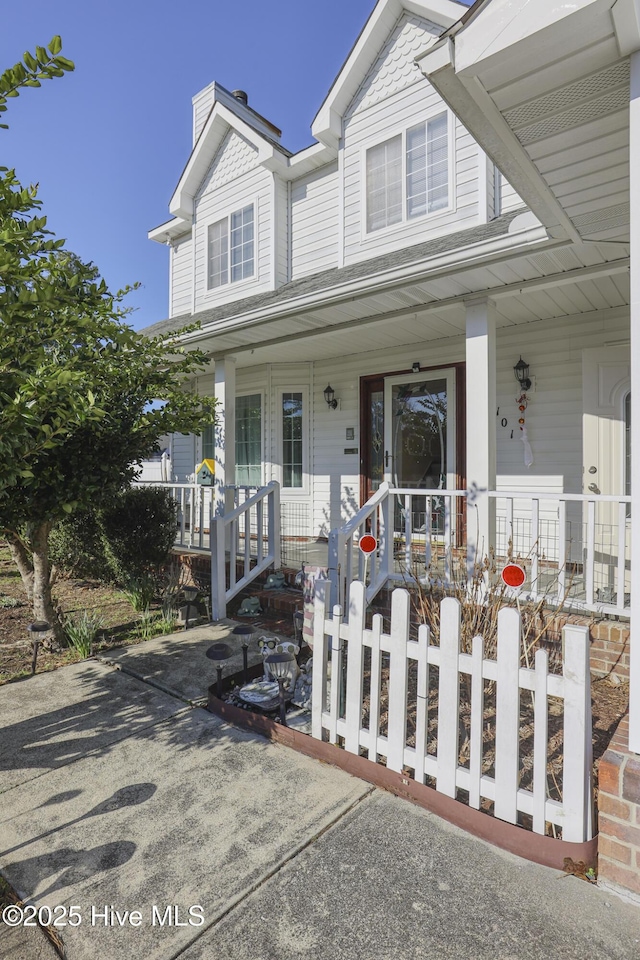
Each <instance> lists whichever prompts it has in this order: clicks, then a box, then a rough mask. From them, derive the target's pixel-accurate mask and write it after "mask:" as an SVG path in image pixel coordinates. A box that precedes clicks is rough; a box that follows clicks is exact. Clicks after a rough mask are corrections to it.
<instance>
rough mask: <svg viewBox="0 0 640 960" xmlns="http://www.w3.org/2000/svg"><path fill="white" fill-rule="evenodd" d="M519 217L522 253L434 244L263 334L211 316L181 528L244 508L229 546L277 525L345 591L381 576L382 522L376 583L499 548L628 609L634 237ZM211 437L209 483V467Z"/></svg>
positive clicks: (179, 485) (539, 576) (536, 582)
mask: <svg viewBox="0 0 640 960" xmlns="http://www.w3.org/2000/svg"><path fill="white" fill-rule="evenodd" d="M505 221H506V222H505ZM493 229H496V227H495V226H493ZM502 229H503V231H504V232H505V234H506V237H511V238H512V244H513V245H514V246H515V247H516V253H515V254H511V253H510V254H509V255H505V254H504V252H503V254H502V255H501V257H500V259H499V260H496V259H493V258H491V260H490V262H486V261H484V262H482V263H477V262H475V260H476V259H478V256H479V251H478V250H476V249H475V248H470V247H468V248H467V249H466V259H467V261H468V262H466V263H463V265H462V266H459V265H458V266H456V267H453V268H452V267H451V265H450V266H449V267H448V268H447V270H446V271H444V270H443V271H441V270H437V269H434V268H433V266H432V264H431V263H430V262H427V261H425V260H424V259H423V260H422V261H419V262H418V263H419V265H418V264H416V263H414V264H413V265H412V272H413V277H411V278H405V279H404V280H403V281H402V282H397V283H395V284H394V283H392V282H391V278H390V277H389V276H386V277H385V276H383V277H380V275H379V274H378V275H377V276H376V287H377V288H378V292H375V293H371V292H365V291H363V292H361V293H360V295H356V294H355V293H354V292H353V291H352V294H351V297H350V298H347V297H346V295H344V296H343V298H342V300H340V301H337V298H334V302H333V305H332V306H331V307H330V308H328V307H323V306H321V305H319V304H316V305H315V306H313V307H312V306H309V307H308V308H307V310H306V312H304V313H301V310H300V306H299V305H298V307H297V308H296V309H295V310H294V309H292V308H291V307H290V305H286V310H290V313H291V316H290V317H288V318H287V319H286V320H285V319H284V318H283V317H282V313H283V312H285V305H282V306H281V308H280V313H279V315H278V316H277V318H275V319H273V320H272V321H271V322H270V323H269V324H266V323H265V324H263V325H260V327H259V330H260V333H261V339H259V337H258V332H257V331H254V332H253V333H252V334H250V332H248V333H244V332H243V331H242V329H241V328H240V326H239V327H238V328H237V330H236V331H235V332H233V333H231V332H226V333H225V332H224V325H223V324H222V323H221V327H222V328H223V329H221V330H220V332H219V333H217V334H215V333H212V332H211V327H210V326H206V327H205V326H203V330H202V332H200V333H199V335H198V337H199V340H200V342H201V343H202V344H203V345H205V346H206V347H207V348H208V349H210V351H211V353H212V355H213V362H212V368H213V369H212V372H211V373H209V374H206V375H205V376H203V377H201V378H200V380H199V381H198V383H197V385H196V388H197V389H198V391H200V392H202V393H203V394H208V395H210V394H214V395H215V396H216V397H217V398H218V401H219V412H220V416H219V421H218V424H217V426H216V429H215V431H212V432H211V436H210V437H209V438H206V437H205V438H196V437H186V438H174V444H175V446H174V449H173V451H172V468H173V478H174V479H173V486H174V489H175V495H176V499H177V500H178V501H179V503H180V505H181V510H180V518H181V519H180V528H179V536H178V546H179V547H180V548H181V549H191V550H196V551H201V552H208V551H210V550H211V549H212V544H211V539H210V531H211V530H212V529H213V527H214V525H215V518H221V517H226V518H227V520H226V525H227V527H228V528H229V529H228V530H227V532H226V533H225V539H224V543H225V548H226V552H227V559H228V561H230V558H231V555H232V554H233V555H234V556H235V557H236V560H237V562H238V563H240V564H245V562H246V563H247V564H248V570H250V569H253V567H254V566H256V565H257V564H258V561H259V560H260V562H262V561H263V560H264V558H265V557H266V556H267V555H272V554H273V546H274V545H273V543H271V542H270V541H269V537H270V536H271V537H272V538H273V537H275V538H276V539H277V540H278V551H279V552H278V558H279V562H281V563H282V564H283V565H285V566H288V567H289V568H294V569H295V568H297V569H299V567H300V564H301V563H302V562H304V563H306V564H317V565H320V566H326V567H329V568H330V569H331V571H332V574H333V577H334V580H335V582H336V597H339V596H341V595H344V589H345V586H346V584H347V583H348V582H350V580H351V579H353V578H355V577H356V576H358V575H360V576H362V575H363V574H364V568H363V565H362V561H360V560H358V553H357V549H356V547H357V541H358V538H359V536H360V535H361V534H362V533H363V532H365V531H366V532H373V533H375V535H376V537H377V539H378V541H379V544H378V548H377V551H376V553H375V555H374V556H373V557H372V558H371V560H370V562H369V564H368V566H367V582H368V589H369V596H370V598H372V597H373V596H374V595H375V594H376V593H377V592H378V591H379V590H380V589H381V588H382V586H384V585H385V584H387V583H389V582H394V581H400V580H405V579H406V578H407V577H412V576H416V577H417V578H424V577H426V576H431V577H434V578H438V579H439V580H441V581H443V582H444V583H446V582H447V581H448V579H449V578H450V577H451V575H452V568H453V565H454V563H455V565H456V566H457V567H459V566H460V562H461V561H462V562H463V566H464V565H465V564H466V565H467V567H468V569H469V570H471V568H472V567H473V564H474V563H477V562H482V561H483V559H484V557H485V556H489V555H491V556H492V557H494V558H495V562H496V563H501V562H503V561H504V560H505V559H506V558H507V557H512V558H514V559H520V560H521V561H522V562H523V563H524V566H525V569H526V573H527V582H526V585H525V589H526V591H527V593H528V594H529V595H531V596H532V597H540V596H548V598H549V601H550V603H554V604H557V603H558V601H559V600H562V602H563V603H564V605H565V606H567V607H569V608H571V609H574V610H578V611H592V612H595V613H599V614H604V613H609V614H614V615H616V616H623V617H625V616H628V614H629V603H630V597H629V593H630V588H629V584H630V581H629V577H630V552H629V551H630V529H631V527H630V524H631V517H630V502H629V495H628V493H627V489H628V486H627V485H628V474H629V471H628V457H627V454H628V452H629V439H630V422H629V418H628V407H629V404H628V399H629V394H630V370H629V346H628V342H629V319H628V317H629V308H628V306H627V304H628V299H629V293H628V266H629V260H628V256H627V255H626V254H627V251H626V249H624V248H621V247H620V246H619V245H618V244H608V243H602V244H598V245H591V246H586V245H584V246H576V245H573V244H570V243H569V242H564V243H562V242H559V241H557V240H552V239H549V237H548V236H546V235H545V236H546V239H544V240H543V238H542V233H541V230H540V227H539V225H536V222H535V221H534V218H532V216H531V214H528V213H526V212H524V213H522V212H521V213H518V214H517V215H515V216H514V215H511V216H509V217H505V218H503V224H502ZM533 237H537V238H539V239H538V240H535V241H533V245H534V251H532V250H531V244H532V238H533ZM475 240H476V242H477V234H476V237H475ZM538 244H541V245H542V246H543V249H542V250H540V251H538ZM484 253H485V254H486V250H485V251H484ZM594 261H596V262H594ZM365 268H369V270H367V271H366V272H365ZM360 272H361V273H362V275H363V277H364V276H370V267H369V265H368V264H364V265H360ZM419 301H421V302H419ZM408 302H411V303H412V306H411V307H408V306H407V303H408ZM401 304H403V305H404V306H400V305H401ZM391 306H393V307H394V308H395V309H393V310H389V309H388V308H389V307H391ZM385 307H386V308H387V309H383V308H385ZM356 313H357V314H358V317H357V318H354V316H353V315H354V314H356ZM347 317H350V319H347ZM284 325H286V326H287V328H288V329H289V330H290V333H289V334H288V335H287V336H284V335H282V334H281V332H280V331H281V330H282V328H283V326H284ZM275 334H278V335H277V336H275ZM192 336H194V335H192ZM232 340H233V343H231V341H232ZM241 340H243V341H244V342H242V343H241V342H240V341H241ZM221 346H226V347H227V348H229V352H221V351H219V350H218V349H217V348H219V347H221ZM231 348H233V352H231ZM521 358H524V361H526V363H527V364H528V365H529V371H528V379H529V380H530V383H529V385H528V386H527V387H526V389H525V386H524V384H522V383H521V382H519V381H518V380H517V378H516V370H515V369H514V368H516V367H518V364H519V363H520V360H521ZM525 379H527V378H525ZM328 387H331V390H332V393H333V396H331V395H330V394H328V393H327V388H328ZM523 397H524V399H523ZM522 406H524V410H521V409H520V407H522ZM248 409H249V410H250V412H251V417H252V418H253V419H252V420H251V423H249V422H248V417H247V412H246V411H247V410H248ZM521 420H524V424H521V423H520V421H521ZM523 426H524V427H525V428H526V440H527V444H528V446H527V444H525V443H524V442H523V439H524V438H525V432H524V430H522V429H521V427H523ZM230 438H233V439H232V442H229V440H230ZM207 444H208V446H207ZM205 453H206V455H207V456H209V457H212V458H213V459H214V461H215V483H214V485H213V486H211V487H206V486H205V487H203V486H201V485H200V484H198V483H197V482H194V477H193V471H194V469H195V466H196V465H197V464H198V463H199V462H200V461H201V459H202V458H203V455H205ZM248 480H253V481H254V482H253V483H252V484H251V483H247V481H248ZM268 484H277V485H278V490H279V498H280V507H279V510H278V516H277V517H275V518H274V520H273V523H274V524H275V526H273V528H272V530H271V533H269V531H268V529H267V525H266V515H267V514H266V511H264V510H263V512H262V517H258V513H257V509H258V508H257V506H256V507H253V513H250V511H243V510H242V509H240V508H241V505H242V504H243V503H244V502H245V501H246V500H248V499H249V500H251V499H252V498H253V497H254V496H256V494H257V491H262V492H263V495H264V492H265V491H266V489H267V486H268ZM259 530H261V531H262V536H259V534H258V531H259ZM258 544H261V547H262V548H261V550H259V549H258ZM217 549H219V548H217ZM273 555H274V556H275V554H273ZM228 565H229V567H230V566H231V564H230V563H229V564H228ZM241 572H242V576H240V577H239V578H238V579H239V580H242V579H243V578H244V572H243V571H241ZM235 586H236V584H235V583H234V584H231V583H230V582H229V583H227V590H230V589H232V588H233V589H235ZM228 599H230V597H229V598H228ZM219 609H222V607H219Z"/></svg>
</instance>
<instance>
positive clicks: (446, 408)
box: [384, 370, 456, 534]
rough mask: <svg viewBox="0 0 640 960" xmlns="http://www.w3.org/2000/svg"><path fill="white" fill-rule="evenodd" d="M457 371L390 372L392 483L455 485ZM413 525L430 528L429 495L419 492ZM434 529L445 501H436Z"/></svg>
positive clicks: (388, 464) (388, 460) (388, 459)
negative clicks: (403, 373)
mask: <svg viewBox="0 0 640 960" xmlns="http://www.w3.org/2000/svg"><path fill="white" fill-rule="evenodd" d="M454 406H455V371H454V370H437V371H431V372H423V373H419V374H411V375H406V374H405V375H403V376H396V377H387V378H386V379H385V383H384V413H385V416H384V421H385V430H384V478H385V480H387V481H388V482H389V483H390V484H391V486H392V487H398V488H403V487H404V488H407V489H412V490H447V489H449V490H455V488H456V472H455V470H456V465H455V408H454ZM412 503H413V506H412V513H413V517H412V526H413V529H414V531H416V532H420V531H423V532H426V497H419V496H415V497H414V498H413V501H412ZM431 507H432V517H431V530H432V533H436V534H437V533H438V532H440V528H441V527H442V526H443V517H442V516H440V514H441V513H442V507H443V504H442V503H441V502H439V501H438V499H437V498H434V499H433V500H432V503H431Z"/></svg>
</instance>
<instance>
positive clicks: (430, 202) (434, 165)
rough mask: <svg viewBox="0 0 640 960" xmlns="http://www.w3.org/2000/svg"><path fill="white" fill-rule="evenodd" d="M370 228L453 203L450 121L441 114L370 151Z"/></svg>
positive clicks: (368, 200)
mask: <svg viewBox="0 0 640 960" xmlns="http://www.w3.org/2000/svg"><path fill="white" fill-rule="evenodd" d="M366 167H367V169H366V204H367V233H373V232H374V231H375V230H381V229H383V228H384V227H390V226H392V225H393V224H394V223H401V222H402V221H403V219H406V220H411V219H413V218H414V217H422V216H425V215H426V214H429V213H436V212H437V211H438V210H445V209H446V208H447V207H448V206H449V202H450V200H449V122H448V117H447V114H446V113H441V114H439V115H438V116H437V117H433V118H432V119H430V120H427V121H425V122H424V123H419V124H416V126H413V127H409V129H408V130H406V131H405V132H404V133H402V134H398V135H397V136H395V137H392V138H391V139H390V140H387V141H385V142H384V143H380V144H378V145H377V146H375V147H370V148H369V150H367V157H366Z"/></svg>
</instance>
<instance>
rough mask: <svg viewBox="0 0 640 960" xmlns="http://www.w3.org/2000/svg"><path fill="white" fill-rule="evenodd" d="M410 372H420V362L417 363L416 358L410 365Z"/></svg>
mask: <svg viewBox="0 0 640 960" xmlns="http://www.w3.org/2000/svg"><path fill="white" fill-rule="evenodd" d="M411 372H412V373H420V364H419V363H418V361H417V360H416V361H415V363H414V364H413V366H412V367H411Z"/></svg>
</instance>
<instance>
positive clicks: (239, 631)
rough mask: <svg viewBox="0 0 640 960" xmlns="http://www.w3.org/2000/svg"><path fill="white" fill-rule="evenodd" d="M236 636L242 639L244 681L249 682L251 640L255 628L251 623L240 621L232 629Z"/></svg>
mask: <svg viewBox="0 0 640 960" xmlns="http://www.w3.org/2000/svg"><path fill="white" fill-rule="evenodd" d="M231 632H232V634H233V636H234V637H240V638H241V639H242V669H243V673H244V683H248V682H249V640H250V638H251V637H252V635H253V633H254V628H253V627H252V625H251V624H250V623H239V624H238V626H237V627H234V628H233V630H232V631H231Z"/></svg>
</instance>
